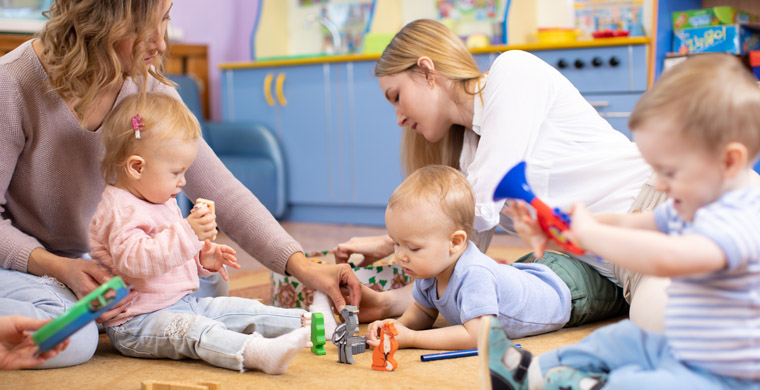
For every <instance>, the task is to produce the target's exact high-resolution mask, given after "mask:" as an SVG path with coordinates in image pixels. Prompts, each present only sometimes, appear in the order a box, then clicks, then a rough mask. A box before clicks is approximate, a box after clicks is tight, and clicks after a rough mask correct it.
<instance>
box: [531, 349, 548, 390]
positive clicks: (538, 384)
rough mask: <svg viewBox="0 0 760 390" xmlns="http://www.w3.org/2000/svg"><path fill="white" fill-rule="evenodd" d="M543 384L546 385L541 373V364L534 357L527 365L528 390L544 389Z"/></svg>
mask: <svg viewBox="0 0 760 390" xmlns="http://www.w3.org/2000/svg"><path fill="white" fill-rule="evenodd" d="M544 386H546V381H544V374H542V373H541V365H540V364H538V359H537V358H535V357H534V358H533V360H531V361H530V366H528V390H544Z"/></svg>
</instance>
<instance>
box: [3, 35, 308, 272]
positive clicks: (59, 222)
mask: <svg viewBox="0 0 760 390" xmlns="http://www.w3.org/2000/svg"><path fill="white" fill-rule="evenodd" d="M31 42H32V41H27V42H25V43H23V44H22V45H21V46H19V47H18V48H16V49H15V50H13V51H11V52H9V53H7V54H6V55H4V56H2V57H0V218H1V219H0V266H1V267H3V268H6V269H14V270H18V271H22V272H26V270H27V263H28V260H29V254H30V253H31V252H32V250H33V249H35V248H39V247H43V248H45V249H47V250H48V251H50V252H52V253H55V254H57V255H60V256H66V257H78V256H82V255H83V254H84V253H87V252H88V251H89V250H90V248H89V244H88V238H87V230H88V225H89V223H90V219H91V218H92V215H93V213H94V212H95V207H96V206H97V204H98V201H99V200H100V196H101V194H102V193H103V189H104V188H105V182H104V180H103V178H102V177H101V175H100V160H101V158H102V156H103V145H102V143H101V141H100V139H99V134H100V129H98V130H96V131H94V132H90V131H87V130H86V129H83V128H82V127H81V126H80V125H79V122H78V121H77V119H76V118H75V117H74V115H73V114H72V113H71V111H70V110H69V109H68V107H67V106H66V103H65V102H64V101H63V99H61V98H60V97H58V96H57V95H56V94H55V93H54V92H52V91H50V90H49V88H47V87H46V86H45V84H44V81H45V80H46V78H47V74H46V73H45V70H44V68H43V67H42V64H41V63H40V61H39V59H38V58H37V55H36V54H35V53H34V50H33V49H32V45H31ZM148 90H149V91H161V92H165V93H168V94H171V95H173V96H176V97H177V99H179V95H178V94H177V91H176V90H174V89H173V88H171V87H169V86H166V85H164V84H161V83H160V82H158V81H157V80H155V79H153V78H151V79H150V80H149V82H148ZM137 91H138V88H137V85H136V84H135V83H134V82H132V81H131V80H128V81H127V82H125V83H124V86H123V87H122V90H121V92H120V94H119V97H118V98H117V103H118V102H119V101H121V100H122V99H123V98H124V97H125V96H127V95H129V94H133V93H136V92H137ZM198 146H199V147H198V157H197V159H196V160H195V163H193V165H192V166H191V167H190V169H189V170H188V172H187V175H186V177H187V186H186V187H185V193H186V194H187V195H188V197H189V198H190V199H195V198H198V197H202V198H206V199H212V200H214V201H215V202H216V213H217V224H218V225H219V228H220V230H222V231H224V233H225V234H227V235H228V236H230V237H231V238H232V239H233V240H235V241H236V242H237V243H238V244H240V246H241V247H242V248H243V249H244V250H245V251H246V252H248V253H249V254H251V255H252V256H254V257H255V258H256V259H257V260H259V261H260V262H262V263H263V264H264V265H266V266H267V267H269V268H270V269H272V270H273V271H275V272H279V273H284V272H285V266H286V264H287V260H288V258H290V256H291V255H293V254H294V253H296V252H298V251H302V249H301V246H300V245H299V244H298V243H297V242H296V241H295V240H294V239H293V238H292V237H291V236H290V235H289V234H288V233H287V232H285V230H283V229H282V227H281V226H280V224H279V223H278V222H277V221H276V220H275V219H274V217H272V215H271V214H270V213H269V212H268V211H267V209H266V208H265V207H264V206H263V205H262V204H261V202H259V201H258V199H256V197H255V196H254V195H253V194H252V193H251V192H250V191H249V190H248V189H246V188H245V186H243V185H242V184H241V183H240V182H239V181H238V180H237V179H235V177H234V176H232V174H231V173H230V172H229V170H227V169H226V168H225V167H224V165H223V164H222V162H221V161H219V158H217V157H216V155H215V154H214V152H213V151H212V150H211V148H209V146H208V144H206V142H205V141H204V140H203V139H201V140H200V141H199V145H198Z"/></svg>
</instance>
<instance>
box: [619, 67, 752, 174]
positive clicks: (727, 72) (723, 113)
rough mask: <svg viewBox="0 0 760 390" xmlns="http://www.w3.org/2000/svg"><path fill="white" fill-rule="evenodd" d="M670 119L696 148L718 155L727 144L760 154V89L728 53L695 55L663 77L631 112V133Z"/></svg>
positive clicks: (744, 68)
mask: <svg viewBox="0 0 760 390" xmlns="http://www.w3.org/2000/svg"><path fill="white" fill-rule="evenodd" d="M662 119H668V120H670V122H671V123H672V124H673V125H674V126H677V128H676V129H674V130H676V131H681V132H682V134H684V135H685V136H686V137H688V138H689V140H691V141H693V142H695V144H696V145H698V146H700V147H704V148H705V150H707V151H715V152H717V151H719V150H721V149H722V148H723V147H724V146H726V145H727V144H728V143H730V142H739V143H741V144H743V145H744V146H746V147H747V150H748V152H749V155H750V156H749V157H750V158H752V159H754V158H755V157H756V156H757V155H758V152H760V88H758V84H757V80H756V79H755V78H754V76H752V74H751V73H750V72H749V70H748V69H747V68H746V67H745V66H744V64H742V62H741V61H740V60H739V59H738V58H736V57H734V56H732V55H729V54H721V53H710V54H699V55H696V56H694V57H691V58H689V59H688V60H686V61H684V62H683V63H681V64H678V65H676V66H675V67H673V68H672V69H670V70H668V71H666V72H665V73H663V75H662V77H661V78H660V80H659V81H657V83H655V85H654V86H653V87H652V89H650V90H649V91H647V92H646V93H644V95H643V96H642V97H641V99H640V100H639V102H638V103H637V104H636V107H635V108H634V110H633V112H632V113H631V117H630V120H629V121H628V127H629V128H630V129H631V131H645V129H646V123H647V121H650V120H662Z"/></svg>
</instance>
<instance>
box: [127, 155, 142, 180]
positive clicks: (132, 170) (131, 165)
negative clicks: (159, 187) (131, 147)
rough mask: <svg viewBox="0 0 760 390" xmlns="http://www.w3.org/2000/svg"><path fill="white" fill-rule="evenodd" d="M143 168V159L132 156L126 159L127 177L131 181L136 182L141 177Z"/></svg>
mask: <svg viewBox="0 0 760 390" xmlns="http://www.w3.org/2000/svg"><path fill="white" fill-rule="evenodd" d="M143 168H145V159H143V158H142V157H140V156H138V155H136V154H133V155H131V156H129V157H128V158H127V167H126V171H127V176H128V177H130V178H131V179H134V180H137V179H139V178H140V177H142V171H143Z"/></svg>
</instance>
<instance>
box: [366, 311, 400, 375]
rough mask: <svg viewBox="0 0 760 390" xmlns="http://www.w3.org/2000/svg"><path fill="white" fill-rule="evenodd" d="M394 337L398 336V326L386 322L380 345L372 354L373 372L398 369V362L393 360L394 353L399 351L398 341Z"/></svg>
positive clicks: (381, 333)
mask: <svg viewBox="0 0 760 390" xmlns="http://www.w3.org/2000/svg"><path fill="white" fill-rule="evenodd" d="M394 336H398V331H397V330H396V325H395V324H394V323H393V322H391V321H386V322H385V323H384V324H383V329H382V331H381V332H380V344H378V346H377V347H376V348H375V350H374V351H373V352H372V369H373V370H378V371H393V370H395V369H396V367H398V362H397V361H396V359H394V358H393V353H394V352H396V350H397V349H398V341H396V338H395V337H394Z"/></svg>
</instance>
